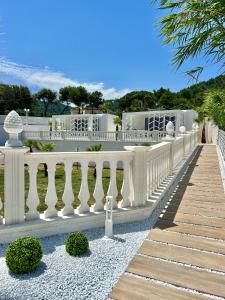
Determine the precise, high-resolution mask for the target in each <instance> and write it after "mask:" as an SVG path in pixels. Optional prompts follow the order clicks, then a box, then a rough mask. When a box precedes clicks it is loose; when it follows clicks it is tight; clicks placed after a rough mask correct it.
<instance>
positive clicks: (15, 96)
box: [0, 84, 34, 115]
mask: <svg viewBox="0 0 225 300" xmlns="http://www.w3.org/2000/svg"><path fill="white" fill-rule="evenodd" d="M33 104H34V99H33V98H32V96H31V93H30V90H29V89H28V88H27V87H26V86H21V85H20V86H19V85H8V84H0V114H7V113H8V112H9V111H11V110H13V109H14V110H17V111H18V112H19V113H20V114H22V115H23V114H24V108H29V109H31V108H32V105H33Z"/></svg>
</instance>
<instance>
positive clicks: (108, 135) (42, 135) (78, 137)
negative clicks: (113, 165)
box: [22, 130, 166, 142]
mask: <svg viewBox="0 0 225 300" xmlns="http://www.w3.org/2000/svg"><path fill="white" fill-rule="evenodd" d="M165 136H166V132H165V131H159V130H154V131H148V130H127V131H66V130H64V131H24V132H23V134H22V138H23V140H25V139H32V140H73V141H121V142H159V141H161V139H162V138H163V137H165Z"/></svg>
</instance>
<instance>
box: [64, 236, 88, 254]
mask: <svg viewBox="0 0 225 300" xmlns="http://www.w3.org/2000/svg"><path fill="white" fill-rule="evenodd" d="M88 248H89V244H88V239H87V238H86V236H85V235H84V234H83V233H81V232H74V233H71V234H70V235H69V237H68V239H67V241H66V252H67V253H69V254H70V255H74V256H76V255H81V254H84V253H86V252H87V250H88Z"/></svg>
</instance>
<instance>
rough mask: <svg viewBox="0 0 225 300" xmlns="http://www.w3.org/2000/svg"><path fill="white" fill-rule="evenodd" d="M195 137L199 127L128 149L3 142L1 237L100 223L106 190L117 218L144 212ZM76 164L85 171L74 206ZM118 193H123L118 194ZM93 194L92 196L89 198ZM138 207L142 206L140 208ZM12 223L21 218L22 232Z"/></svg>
mask: <svg viewBox="0 0 225 300" xmlns="http://www.w3.org/2000/svg"><path fill="white" fill-rule="evenodd" d="M197 143H198V132H197V131H193V132H190V133H187V134H183V135H181V136H179V137H175V138H170V139H168V140H165V141H163V142H161V143H158V144H157V145H154V146H151V147H145V146H126V147H125V149H126V151H102V152H52V153H28V151H29V149H28V148H26V147H21V148H7V147H1V148H0V152H1V154H0V164H3V169H4V193H3V191H0V192H1V194H4V209H3V212H4V213H3V214H2V215H1V216H0V223H2V225H0V237H2V240H4V241H8V240H11V239H12V238H13V237H15V236H18V235H21V234H24V232H29V233H30V232H32V233H33V232H34V233H35V234H37V235H49V234H52V233H54V234H55V233H58V232H68V231H71V230H72V228H89V227H93V226H102V225H103V224H104V209H105V207H104V201H103V200H104V198H105V196H106V194H107V195H110V196H112V197H113V208H114V210H115V214H116V220H117V222H128V221H130V220H131V219H132V220H137V219H140V218H143V217H144V216H145V214H146V213H147V212H149V209H150V210H152V209H154V207H155V205H157V201H160V198H158V200H157V201H156V203H154V206H151V207H150V206H149V205H150V204H149V199H151V197H152V196H153V195H154V194H155V193H156V191H157V190H158V189H159V188H160V186H161V185H162V184H163V183H164V182H165V181H166V182H168V179H169V178H170V176H171V175H172V174H173V172H174V170H175V169H176V168H177V166H179V164H180V163H181V162H182V161H185V159H186V158H187V155H189V154H190V153H192V151H193V150H194V148H195V147H196V145H197ZM39 164H46V165H47V175H48V177H47V179H48V180H47V190H46V193H45V200H44V202H45V205H46V207H47V208H46V209H45V211H44V213H40V211H39V210H38V205H39V203H40V199H39V192H38V190H39V189H40V187H38V184H37V173H38V166H39ZM59 164H60V166H62V168H63V169H64V174H65V176H64V177H63V178H64V190H63V195H62V201H63V204H64V207H63V208H62V209H61V210H60V211H58V210H57V209H56V204H57V202H58V194H57V185H56V166H57V165H59ZM77 164H79V166H80V171H81V184H80V187H79V192H78V199H79V202H80V204H79V206H78V207H77V208H76V209H74V207H73V205H72V202H73V201H74V199H75V195H74V190H73V182H72V180H73V177H72V172H73V168H75V166H76V165H77ZM90 164H92V165H93V164H94V166H95V168H96V179H95V181H94V184H95V186H94V191H93V193H92V194H91V193H90V183H89V181H88V169H89V166H90ZM105 165H107V168H109V179H108V180H109V185H108V190H107V192H106V193H105V191H104V189H103V180H104V179H103V175H102V174H103V169H104V167H105ZM119 165H120V168H121V167H122V170H123V178H122V186H121V187H120V188H119V187H118V184H117V175H116V174H117V168H118V166H119ZM25 168H26V169H28V173H29V180H28V181H27V180H26V184H28V185H29V191H28V195H27V196H26V199H25V175H24V170H25ZM118 195H120V197H119V199H118ZM90 196H91V197H92V198H93V199H94V201H93V202H92V203H91V204H90V201H89V199H90ZM2 200H3V199H2ZM2 202H3V201H2ZM0 203H1V202H0ZM25 203H26V206H27V209H26V210H25ZM149 207H150V208H149ZM138 209H141V213H140V212H139V210H138ZM85 217H86V219H85ZM88 218H89V219H88ZM51 220H53V223H54V222H55V223H54V225H51V224H52V223H51ZM60 220H61V221H60ZM61 222H63V223H61ZM13 224H20V226H22V225H21V224H24V226H25V227H22V229H21V230H22V231H21V232H20V231H19V229H18V227H15V225H13ZM57 224H61V225H59V226H58V225H57ZM78 224H79V226H80V227H79V226H78ZM6 225H10V226H6ZM11 226H12V227H11ZM76 226H78V227H76ZM10 228H11V229H10ZM10 230H11V231H10ZM10 232H11V233H10ZM0 240H1V239H0Z"/></svg>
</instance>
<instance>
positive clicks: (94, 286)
mask: <svg viewBox="0 0 225 300" xmlns="http://www.w3.org/2000/svg"><path fill="white" fill-rule="evenodd" d="M158 214H159V211H156V212H155V217H154V218H153V217H151V218H150V219H148V220H144V221H141V222H134V223H129V224H124V225H116V226H114V233H115V238H114V239H109V240H106V239H104V238H103V236H104V229H103V228H100V229H92V230H86V231H84V233H85V234H86V235H87V237H88V239H89V246H90V251H89V253H88V254H87V255H85V256H82V257H72V256H69V255H68V254H67V253H66V251H65V241H66V238H67V236H68V234H63V235H56V236H52V237H47V238H41V239H40V241H41V244H42V246H43V251H44V256H43V259H42V263H41V265H40V267H39V268H38V270H37V271H36V272H34V273H32V274H29V275H20V276H18V275H17V276H15V275H12V274H10V273H9V271H8V268H7V266H6V264H5V258H4V252H5V249H6V247H7V245H0V299H1V300H3V299H7V300H8V299H19V300H25V299H26V300H28V299H30V300H33V299H43V300H44V299H48V300H55V299H65V300H70V299H71V300H72V299H73V300H76V299H77V300H78V299H79V300H82V299H88V300H92V299H107V295H108V293H109V292H110V291H111V288H112V287H113V285H114V284H115V282H116V281H117V279H118V278H119V277H120V275H121V274H122V273H123V271H124V270H125V268H126V266H127V265H128V262H129V261H130V260H131V258H132V257H133V256H134V255H135V253H136V252H137V250H138V248H139V247H140V245H141V244H142V242H143V240H144V238H145V237H146V235H147V233H148V231H149V228H150V227H151V226H152V225H153V223H154V221H155V219H157V217H158Z"/></svg>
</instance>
